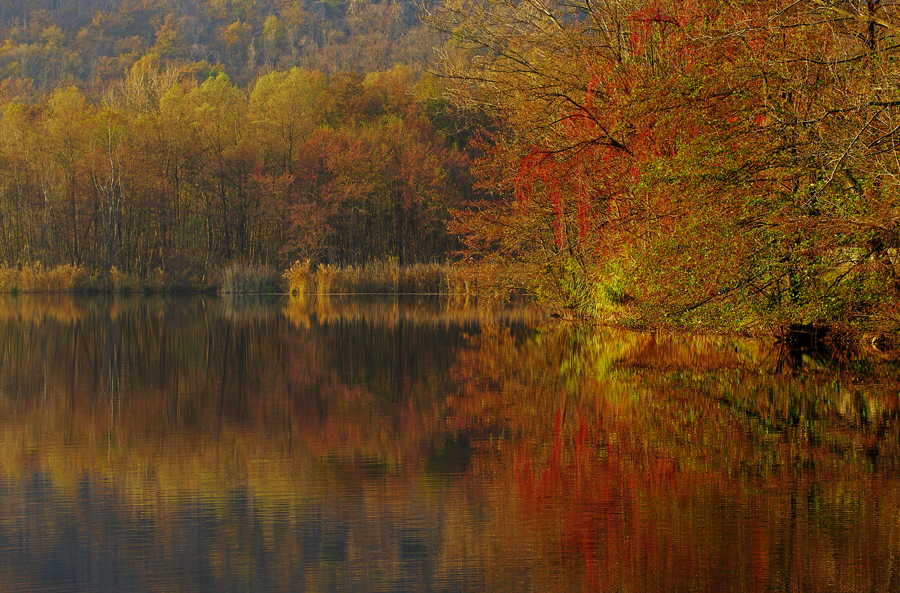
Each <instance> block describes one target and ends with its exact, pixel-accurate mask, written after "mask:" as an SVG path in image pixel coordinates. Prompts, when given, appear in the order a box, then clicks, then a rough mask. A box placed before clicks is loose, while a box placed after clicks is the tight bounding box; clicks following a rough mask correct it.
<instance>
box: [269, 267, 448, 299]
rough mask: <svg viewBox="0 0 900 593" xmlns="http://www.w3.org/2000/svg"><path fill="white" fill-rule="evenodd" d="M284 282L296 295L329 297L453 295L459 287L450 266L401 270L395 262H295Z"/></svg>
mask: <svg viewBox="0 0 900 593" xmlns="http://www.w3.org/2000/svg"><path fill="white" fill-rule="evenodd" d="M283 278H284V280H285V283H286V284H287V287H288V292H290V293H291V294H293V295H297V296H300V295H304V294H311V293H315V294H317V295H319V296H324V295H327V294H336V293H341V294H451V293H452V292H453V291H454V290H455V288H456V287H457V284H458V282H457V281H456V280H454V278H455V275H454V271H453V268H452V267H451V266H449V265H447V264H438V263H428V264H424V263H418V264H412V265H408V266H401V265H399V264H398V263H397V260H395V259H389V260H387V261H380V262H372V263H368V264H365V265H350V266H344V267H339V266H333V265H329V264H321V265H319V266H318V267H317V268H316V269H315V271H311V268H310V263H309V261H308V260H306V261H303V262H301V261H297V262H294V265H293V266H291V267H290V268H289V269H288V270H287V271H285V272H284V274H283Z"/></svg>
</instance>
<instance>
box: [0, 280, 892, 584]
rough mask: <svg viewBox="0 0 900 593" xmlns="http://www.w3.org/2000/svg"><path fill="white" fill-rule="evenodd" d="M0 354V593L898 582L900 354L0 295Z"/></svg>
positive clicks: (406, 317)
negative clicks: (784, 351)
mask: <svg viewBox="0 0 900 593" xmlns="http://www.w3.org/2000/svg"><path fill="white" fill-rule="evenodd" d="M0 352H2V366H0V589H2V590H21V591H27V590H41V591H43V590H57V591H157V590H159V591H179V590H184V591H238V590H240V591H245V590H253V591H320V590H329V591H334V590H342V591H411V590H437V591H614V590H628V591H657V590H698V591H728V590H742V591H743V590H750V591H768V590H785V589H789V590H841V591H855V590H896V589H897V588H898V587H897V585H898V584H900V583H897V578H898V577H897V574H896V570H895V569H894V567H895V566H897V561H898V559H900V558H898V551H900V550H898V546H900V543H898V542H900V537H898V536H900V522H898V520H900V500H898V497H900V488H897V486H898V480H897V470H898V460H897V454H898V445H900V443H898V428H897V427H898V423H897V414H898V401H897V398H898V393H900V381H898V375H897V372H896V369H895V368H894V366H893V365H892V363H891V362H890V361H882V360H855V361H844V362H842V363H841V365H838V366H837V367H836V368H827V367H826V366H825V365H823V363H821V361H819V362H815V361H808V362H807V363H805V364H800V365H799V366H796V365H795V366H794V367H793V368H790V369H789V368H786V367H785V366H784V365H783V364H781V362H780V360H781V359H780V358H779V356H778V352H777V351H775V350H772V349H771V348H770V347H769V346H767V345H765V344H762V343H758V342H753V341H748V340H738V339H732V338H720V337H715V338H703V337H688V336H665V335H659V334H649V333H647V334H642V333H629V332H624V331H618V330H610V329H597V328H577V327H571V326H567V325H559V324H551V323H549V322H548V320H547V319H546V318H545V317H544V316H543V315H542V314H541V313H540V312H539V311H530V310H526V309H509V310H505V311H502V310H476V309H468V308H460V307H454V306H452V305H448V304H447V303H442V302H440V301H437V300H433V299H407V300H403V301H399V300H396V299H395V300H387V301H368V302H367V301H365V300H360V299H349V300H332V301H326V302H314V301H313V302H310V303H300V302H291V301H289V300H284V299H269V300H259V299H228V300H226V299H211V298H196V297H193V298H166V299H143V298H130V299H99V298H83V299H78V298H71V297H28V298H26V297H19V298H5V299H2V300H0ZM802 362H803V361H801V363H802Z"/></svg>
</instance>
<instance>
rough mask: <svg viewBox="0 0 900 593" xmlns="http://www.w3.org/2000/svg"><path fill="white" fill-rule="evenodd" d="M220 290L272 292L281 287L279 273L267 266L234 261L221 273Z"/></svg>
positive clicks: (228, 291) (229, 291)
mask: <svg viewBox="0 0 900 593" xmlns="http://www.w3.org/2000/svg"><path fill="white" fill-rule="evenodd" d="M218 284H219V292H225V293H237V292H248V293H272V292H277V291H278V289H279V286H278V284H279V282H278V274H277V273H276V272H275V271H274V270H272V269H271V268H269V267H267V266H262V265H257V264H246V263H241V262H233V263H230V264H228V265H227V266H225V268H224V269H223V270H222V271H221V272H220V273H219V283H218Z"/></svg>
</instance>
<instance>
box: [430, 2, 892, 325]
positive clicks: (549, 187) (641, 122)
mask: <svg viewBox="0 0 900 593" xmlns="http://www.w3.org/2000/svg"><path fill="white" fill-rule="evenodd" d="M867 6H868V8H865V9H859V8H858V7H856V5H851V4H841V3H822V2H809V3H789V4H788V3H785V4H783V5H782V4H780V3H777V2H745V3H737V4H734V3H729V4H726V3H722V2H714V1H710V2H701V3H694V4H692V5H690V6H685V5H681V4H676V3H665V2H633V3H629V2H617V3H607V4H602V5H597V4H594V3H586V4H585V3H580V2H575V3H570V2H549V1H548V2H545V1H542V0H534V1H529V2H523V3H511V2H503V1H483V2H482V1H476V2H468V1H465V2H445V3H443V4H441V5H438V6H436V7H434V8H432V9H429V10H428V11H427V18H428V20H429V22H430V23H431V24H432V25H433V26H436V27H438V28H441V29H442V30H445V31H447V32H448V33H450V34H452V35H453V36H454V37H455V38H456V40H457V42H458V44H459V47H460V51H458V52H456V53H454V54H451V55H448V57H447V60H446V62H445V72H446V73H447V75H448V76H450V77H452V78H453V79H454V80H456V82H457V84H456V85H455V95H456V102H457V104H458V105H460V106H461V107H463V108H471V109H473V110H474V109H477V110H481V111H482V112H486V113H487V114H488V115H489V117H490V118H491V121H492V122H493V124H492V126H493V127H492V128H490V129H487V130H486V131H487V132H488V135H489V138H490V144H489V146H490V148H489V152H488V155H487V157H486V158H485V159H484V160H483V162H482V165H481V175H482V179H483V183H484V184H485V185H486V186H487V187H490V188H493V189H494V190H495V192H496V196H497V198H496V199H495V200H494V201H493V202H489V203H485V204H483V205H482V208H480V209H478V210H476V211H468V212H460V213H459V215H458V217H457V222H456V223H455V224H456V227H455V228H456V229H457V230H458V231H459V232H461V233H463V234H464V235H465V236H466V237H467V241H468V244H469V251H468V256H469V258H470V260H471V261H472V262H474V263H476V264H477V266H476V269H480V270H489V271H491V272H490V274H485V275H490V276H492V277H497V278H500V279H505V282H501V283H500V284H501V288H504V289H505V290H506V291H507V292H508V291H509V290H513V289H516V288H518V287H521V288H524V289H526V290H529V291H531V292H532V293H534V294H536V295H538V297H539V298H541V299H543V300H545V301H547V302H549V303H552V304H553V305H555V306H556V307H560V308H569V309H574V310H577V311H581V312H587V313H597V312H598V308H603V307H604V306H613V305H622V304H624V303H626V302H630V303H631V305H630V314H636V315H638V316H640V317H641V318H643V319H644V320H655V321H656V322H660V321H662V322H672V321H676V322H678V323H703V324H712V325H727V326H730V327H735V326H741V325H743V324H746V323H754V322H756V323H758V322H760V321H763V322H774V323H782V322H785V321H789V322H797V323H813V322H818V321H829V320H831V321H834V320H839V319H846V318H848V317H849V316H854V315H865V316H870V315H875V314H876V309H878V307H879V302H878V301H879V299H880V300H881V301H884V300H886V299H887V296H888V295H889V294H890V293H891V291H892V290H893V288H892V287H893V280H892V277H893V275H894V271H893V263H892V262H885V257H884V255H883V254H884V253H885V251H884V250H885V249H889V248H891V247H888V244H889V243H890V241H891V239H890V237H892V236H893V235H892V233H893V231H892V230H891V229H892V228H893V227H892V222H891V220H892V218H893V216H894V215H893V211H894V206H893V205H892V204H893V199H892V198H891V197H890V195H889V194H890V192H889V189H888V188H889V186H890V185H891V182H890V179H893V177H892V175H893V174H892V173H890V170H891V166H892V165H890V164H888V163H890V162H892V159H893V156H892V155H893V148H892V142H893V140H892V139H893V135H894V129H895V128H893V127H891V125H890V122H891V121H892V118H893V110H894V109H895V105H894V102H893V98H892V97H891V96H890V92H891V91H890V89H891V88H892V87H891V83H890V82H889V80H890V78H891V76H892V75H893V74H892V72H893V71H892V68H893V67H892V66H891V64H892V63H893V61H892V59H890V56H891V55H892V53H893V52H895V51H896V50H895V49H894V43H893V41H892V39H894V34H893V29H892V25H891V19H892V18H893V15H892V14H891V13H892V11H893V10H894V9H893V8H892V7H886V6H882V5H881V4H879V3H877V2H875V3H870V4H869V5H867ZM875 235H878V237H879V238H878V239H877V240H874V241H873V237H874V236H875ZM879 244H880V245H881V246H882V247H881V253H882V256H881V260H880V261H879V260H878V257H876V258H874V259H873V258H872V257H871V256H872V255H875V254H876V251H877V245H879ZM504 270H509V271H511V272H512V273H511V274H510V275H504V274H497V273H495V272H502V271H504ZM878 310H879V311H881V312H880V313H877V314H878V315H885V314H888V313H885V311H884V310H880V309H878ZM888 315H895V314H888Z"/></svg>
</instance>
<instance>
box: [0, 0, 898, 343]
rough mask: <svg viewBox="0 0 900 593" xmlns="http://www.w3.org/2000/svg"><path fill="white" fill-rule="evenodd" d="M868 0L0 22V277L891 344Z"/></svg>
mask: <svg viewBox="0 0 900 593" xmlns="http://www.w3.org/2000/svg"><path fill="white" fill-rule="evenodd" d="M898 31H900V18H898V14H897V9H896V7H895V6H894V5H893V4H891V3H886V2H882V1H881V0H865V1H863V2H856V1H853V2H850V1H846V0H798V1H787V0H733V1H722V0H694V1H692V2H674V1H672V0H608V1H604V2H594V1H593V0H591V1H588V0H521V1H513V0H442V1H441V2H429V3H426V2H422V3H419V4H418V5H413V4H410V3H405V2H377V3H376V2H362V1H352V2H342V1H341V0H327V1H323V2H319V3H305V2H293V1H285V0H272V1H266V0H207V1H201V0H195V1H191V0H143V1H138V0H121V1H117V0H97V1H96V2H91V1H87V2H66V1H63V0H46V1H38V2H16V1H12V2H7V3H4V5H3V6H2V7H0V35H2V39H3V41H2V46H0V105H2V107H3V109H4V111H3V116H2V121H0V259H2V260H3V261H5V262H6V263H7V265H10V266H23V265H32V264H34V263H35V262H42V263H43V264H45V265H64V264H68V265H74V266H83V267H85V268H86V269H89V270H92V271H96V272H97V273H101V274H103V273H109V270H111V269H113V268H115V269H116V270H120V271H124V272H125V273H129V274H135V275H138V276H147V275H150V274H154V273H161V274H163V275H165V276H167V277H170V278H197V277H205V276H206V275H208V274H210V271H211V270H214V269H217V268H221V267H223V266H225V265H228V264H230V263H231V262H247V263H252V264H258V265H264V266H271V267H273V268H276V269H284V268H286V267H287V266H289V265H290V264H291V263H292V262H294V261H297V260H301V259H302V260H308V261H310V262H312V263H313V264H314V265H325V264H328V265H350V264H362V263H366V262H371V261H377V260H385V259H389V260H391V261H395V262H397V263H398V264H399V265H407V264H411V263H416V262H444V261H453V262H455V263H454V265H455V266H456V269H457V272H458V273H459V274H461V275H462V276H464V277H465V278H466V279H467V286H468V285H471V286H477V291H478V293H479V295H480V296H481V297H484V298H490V299H506V298H510V297H514V296H523V295H524V296H528V297H530V298H533V299H535V300H537V301H538V302H540V303H543V304H545V305H547V306H548V307H550V308H551V309H553V310H555V311H557V312H559V313H560V314H561V315H563V316H576V317H587V318H599V319H602V320H607V321H617V322H622V323H626V324H631V325H638V326H682V327H703V328H713V329H722V330H737V331H750V332H755V331H771V330H773V329H775V330H777V329H778V328H785V327H795V326H803V327H828V328H837V329H841V328H847V329H850V328H852V329H857V330H858V329H862V330H865V331H877V332H887V333H892V332H895V331H896V330H897V329H898V328H900V311H898V309H897V305H896V302H897V296H898V291H900V283H898V276H900V267H898V265H900V259H898V258H900V254H898V251H897V249H898V246H900V227H898V224H897V208H898V205H897V197H898V182H897V179H898V174H900V158H898V154H897V153H898V150H897V144H896V142H897V134H898V130H900V121H898V118H897V114H898V107H900V90H898V85H897V83H896V80H897V74H898V66H897V57H898V52H900V43H898Z"/></svg>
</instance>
